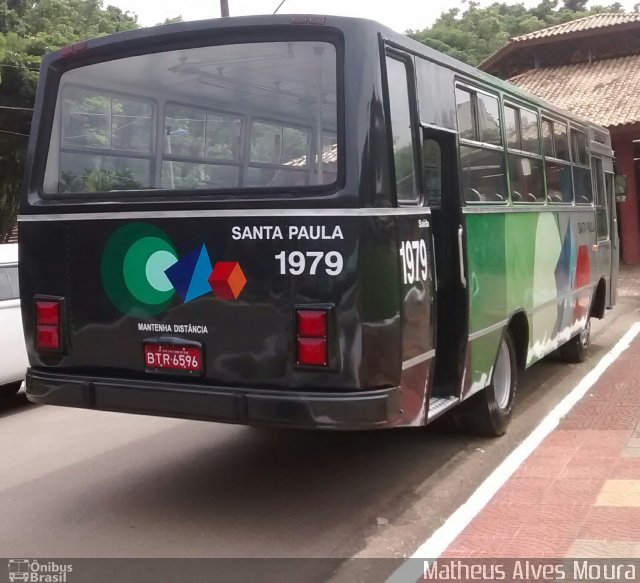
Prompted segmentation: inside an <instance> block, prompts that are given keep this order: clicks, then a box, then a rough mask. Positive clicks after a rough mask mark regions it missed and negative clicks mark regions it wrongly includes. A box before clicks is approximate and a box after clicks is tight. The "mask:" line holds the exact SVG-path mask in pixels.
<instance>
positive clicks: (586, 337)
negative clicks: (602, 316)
mask: <svg viewBox="0 0 640 583" xmlns="http://www.w3.org/2000/svg"><path fill="white" fill-rule="evenodd" d="M580 344H582V348H584V349H585V350H586V349H587V348H589V344H591V319H589V320H587V323H586V324H585V326H584V328H583V329H582V331H581V332H580Z"/></svg>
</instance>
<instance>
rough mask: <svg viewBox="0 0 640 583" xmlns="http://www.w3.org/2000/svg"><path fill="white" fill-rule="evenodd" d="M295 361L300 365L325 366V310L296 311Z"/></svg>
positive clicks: (326, 360) (326, 353) (326, 350)
mask: <svg viewBox="0 0 640 583" xmlns="http://www.w3.org/2000/svg"><path fill="white" fill-rule="evenodd" d="M296 362H297V364H299V365H301V366H327V364H328V348H327V311H326V310H297V311H296Z"/></svg>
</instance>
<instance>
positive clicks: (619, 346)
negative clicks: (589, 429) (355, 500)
mask: <svg viewBox="0 0 640 583" xmlns="http://www.w3.org/2000/svg"><path fill="white" fill-rule="evenodd" d="M638 333H640V322H635V323H634V324H633V325H632V326H631V327H630V328H629V330H628V331H627V332H626V334H625V335H624V336H623V337H622V338H620V340H618V342H617V343H616V345H615V346H614V347H613V348H612V349H611V350H610V351H609V352H608V353H607V354H605V355H604V356H603V357H602V359H601V360H600V362H599V363H598V364H597V365H596V366H595V368H594V369H593V370H591V372H589V373H588V374H587V375H586V376H585V377H583V379H582V380H581V381H580V382H579V383H578V384H577V385H576V386H575V387H574V388H573V389H572V391H571V392H570V393H569V394H568V395H567V396H566V397H565V398H564V399H562V401H560V402H559V403H558V404H557V405H556V406H555V407H554V408H553V409H552V410H551V412H550V413H549V414H548V415H547V416H546V417H545V418H544V419H543V420H542V421H541V422H540V424H539V425H538V426H537V427H536V428H535V429H534V430H533V431H532V432H531V433H530V434H529V435H528V436H527V437H526V438H525V439H524V441H523V442H522V443H521V444H520V445H519V446H518V447H516V448H515V449H514V450H513V451H512V452H511V453H510V454H509V455H508V456H507V457H506V458H505V460H504V461H503V462H502V463H501V464H500V465H499V466H498V467H497V468H496V469H495V470H494V471H493V472H492V473H491V474H490V475H489V477H488V478H487V479H486V480H485V481H484V482H483V483H482V484H480V486H479V487H478V489H477V490H476V491H475V492H474V493H473V494H471V496H470V497H469V499H468V500H467V501H466V502H465V503H464V504H463V505H462V506H460V507H459V508H458V509H457V510H456V511H455V512H454V513H453V514H452V515H451V516H450V517H449V518H448V519H447V521H446V522H445V523H444V524H443V525H442V526H441V527H440V528H439V529H438V530H436V531H435V532H434V533H433V534H432V535H431V536H430V537H429V538H428V539H427V540H426V541H425V542H424V543H423V544H421V545H420V546H419V547H418V549H417V550H416V551H415V552H414V553H413V555H411V557H410V558H409V560H408V561H406V562H405V563H403V564H402V566H400V567H399V568H398V569H397V570H396V571H395V572H394V573H393V574H392V575H391V577H390V578H389V579H388V580H387V581H388V582H391V583H396V582H397V583H400V582H402V583H405V582H415V581H417V580H418V579H421V578H422V577H423V574H424V572H423V566H424V565H423V562H422V560H424V559H437V558H438V557H439V556H440V555H441V554H442V553H443V552H444V551H445V550H446V549H447V548H448V547H449V545H450V544H451V543H452V542H453V541H454V540H455V539H456V537H457V536H458V535H459V534H460V533H461V532H462V531H463V530H464V529H465V528H466V527H467V525H468V524H469V523H470V522H471V521H472V520H473V519H474V518H475V517H476V516H477V515H478V514H479V513H480V511H481V510H482V509H483V508H484V507H485V506H486V505H487V503H488V502H489V501H490V500H491V498H493V496H494V495H495V494H496V492H498V490H499V489H500V488H501V487H502V486H503V485H504V484H505V483H506V481H507V480H508V479H509V478H510V477H511V476H512V475H513V474H514V473H515V471H516V470H517V469H518V467H519V466H520V465H521V464H522V463H523V462H524V461H525V460H526V459H527V458H528V457H529V456H530V455H531V454H532V453H533V452H534V451H535V449H536V448H537V447H538V446H539V445H540V443H542V441H543V440H544V438H545V437H547V436H548V435H549V434H550V433H551V432H552V431H553V430H554V429H555V428H556V427H557V426H558V424H559V423H560V420H561V419H562V418H563V417H564V416H565V415H566V414H567V413H568V412H569V411H570V410H571V409H572V408H573V406H574V405H575V404H576V403H577V402H578V401H580V399H582V397H584V396H585V395H586V394H587V391H589V389H590V388H591V387H592V386H593V385H594V384H595V382H596V381H597V380H598V379H599V378H600V377H601V376H602V374H603V373H604V371H605V370H607V368H609V366H610V365H611V364H613V362H615V360H616V359H617V358H618V357H619V356H620V355H621V354H622V353H623V352H624V351H625V350H626V349H627V348H629V346H630V344H631V342H632V341H633V339H634V338H635V337H636V336H637V335H638ZM417 559H422V560H417Z"/></svg>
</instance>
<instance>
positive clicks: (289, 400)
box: [27, 369, 402, 429]
mask: <svg viewBox="0 0 640 583" xmlns="http://www.w3.org/2000/svg"><path fill="white" fill-rule="evenodd" d="M27 398H28V399H29V400H30V401H32V402H34V403H40V404H45V405H61V406H65V407H81V408H85V409H98V410H101V411H118V412H123V413H137V414H142V415H159V416H165V417H180V418H185V419H198V420H203V421H218V422H222V423H238V424H244V425H272V426H288V427H299V428H318V429H321V428H323V429H373V428H382V427H391V426H396V425H397V424H398V422H399V421H400V420H401V418H402V411H401V406H400V390H399V389H398V388H397V387H394V388H389V389H379V390H371V391H358V392H341V393H337V392H333V393H328V392H315V391H313V392H311V391H309V392H292V391H287V392H284V391H270V390H258V389H255V390H254V389H245V388H237V389H236V388H226V387H214V386H203V385H196V384H189V383H182V384H177V383H176V382H166V381H153V380H129V379H119V378H108V377H93V376H92V377H84V376H76V375H73V376H71V375H64V374H59V373H51V372H48V371H42V370H34V369H30V370H29V371H28V372H27Z"/></svg>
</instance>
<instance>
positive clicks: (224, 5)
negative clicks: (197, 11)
mask: <svg viewBox="0 0 640 583" xmlns="http://www.w3.org/2000/svg"><path fill="white" fill-rule="evenodd" d="M220 14H221V15H222V16H223V17H225V16H229V0H220Z"/></svg>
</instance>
